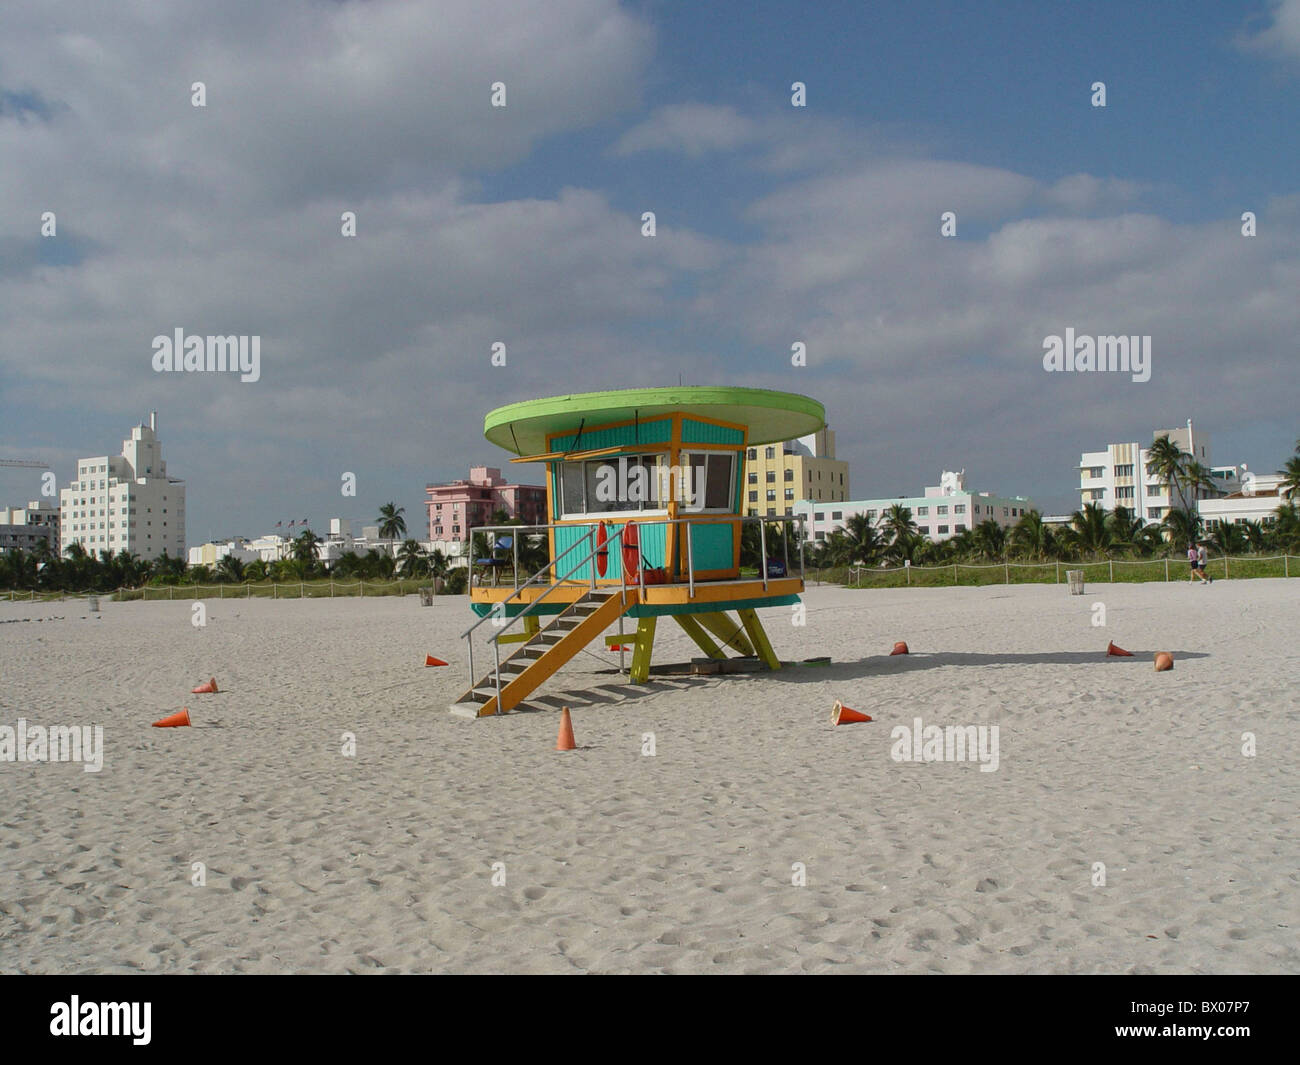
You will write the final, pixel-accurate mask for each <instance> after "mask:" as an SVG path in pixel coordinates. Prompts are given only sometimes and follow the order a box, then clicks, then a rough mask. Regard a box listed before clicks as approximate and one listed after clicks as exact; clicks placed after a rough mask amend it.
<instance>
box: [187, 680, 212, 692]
mask: <svg viewBox="0 0 1300 1065" xmlns="http://www.w3.org/2000/svg"><path fill="white" fill-rule="evenodd" d="M216 690H217V678H216V677H211V678H209V679H208V680H207V681H206V682H205V683H203V684H200V685H199V686H198V687H197V688H191V689H190V694H191V695H212V694H213V693H215V692H216Z"/></svg>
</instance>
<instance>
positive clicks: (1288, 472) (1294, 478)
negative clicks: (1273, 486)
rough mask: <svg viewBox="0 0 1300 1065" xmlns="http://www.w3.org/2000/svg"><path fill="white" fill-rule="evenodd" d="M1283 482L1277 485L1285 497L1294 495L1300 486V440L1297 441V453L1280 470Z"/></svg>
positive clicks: (1279, 492) (1278, 491)
mask: <svg viewBox="0 0 1300 1065" xmlns="http://www.w3.org/2000/svg"><path fill="white" fill-rule="evenodd" d="M1277 472H1278V473H1280V474H1281V475H1282V483H1281V484H1279V485H1278V486H1277V494H1278V495H1280V496H1284V497H1289V496H1293V495H1294V494H1295V491H1296V489H1298V488H1300V440H1297V441H1296V442H1295V454H1294V455H1292V456H1291V457H1290V458H1289V459H1287V460H1286V465H1284V466H1283V467H1282V468H1281V469H1280V470H1278V471H1277Z"/></svg>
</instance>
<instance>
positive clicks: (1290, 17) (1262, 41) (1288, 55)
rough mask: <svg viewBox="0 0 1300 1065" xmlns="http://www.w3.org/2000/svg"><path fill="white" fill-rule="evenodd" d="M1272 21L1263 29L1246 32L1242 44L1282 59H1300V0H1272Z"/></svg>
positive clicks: (1270, 16) (1270, 13)
mask: <svg viewBox="0 0 1300 1065" xmlns="http://www.w3.org/2000/svg"><path fill="white" fill-rule="evenodd" d="M1269 18H1270V19H1271V21H1270V22H1269V24H1268V25H1266V26H1264V27H1263V28H1262V29H1259V30H1255V31H1253V32H1246V33H1244V34H1243V36H1242V38H1241V41H1240V43H1241V45H1242V46H1243V47H1244V48H1247V49H1249V50H1252V51H1258V52H1262V53H1264V54H1266V55H1270V56H1273V57H1275V58H1280V59H1300V0H1271V3H1270V10H1269Z"/></svg>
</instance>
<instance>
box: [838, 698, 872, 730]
mask: <svg viewBox="0 0 1300 1065" xmlns="http://www.w3.org/2000/svg"><path fill="white" fill-rule="evenodd" d="M870 720H871V717H870V716H869V715H867V714H863V713H859V712H858V711H857V710H854V709H852V708H850V707H847V706H845V705H844V704H843V703H842V702H840V701H839V700H838V699H836V700H835V705H834V706H832V707H831V724H832V725H851V724H853V723H854V722H855V721H870Z"/></svg>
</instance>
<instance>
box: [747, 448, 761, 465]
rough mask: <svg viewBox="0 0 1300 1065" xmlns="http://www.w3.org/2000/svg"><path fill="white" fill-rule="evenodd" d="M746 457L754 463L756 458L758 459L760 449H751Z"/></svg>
mask: <svg viewBox="0 0 1300 1065" xmlns="http://www.w3.org/2000/svg"><path fill="white" fill-rule="evenodd" d="M745 457H746V458H748V459H749V461H750V462H753V461H754V460H755V459H756V458H758V448H756V447H751V448H750V449H749V450H748V451H747V452H746V453H745Z"/></svg>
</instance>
